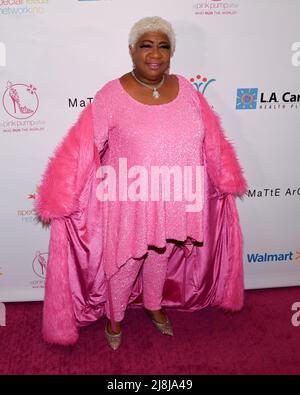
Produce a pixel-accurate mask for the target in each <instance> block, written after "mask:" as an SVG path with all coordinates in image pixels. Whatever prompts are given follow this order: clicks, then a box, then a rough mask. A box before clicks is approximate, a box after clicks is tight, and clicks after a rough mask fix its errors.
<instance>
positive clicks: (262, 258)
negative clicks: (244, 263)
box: [247, 251, 300, 263]
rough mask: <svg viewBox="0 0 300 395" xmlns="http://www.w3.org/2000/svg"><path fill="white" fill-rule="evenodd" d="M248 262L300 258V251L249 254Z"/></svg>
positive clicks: (281, 260)
mask: <svg viewBox="0 0 300 395" xmlns="http://www.w3.org/2000/svg"><path fill="white" fill-rule="evenodd" d="M247 259H248V263H285V262H291V261H293V260H297V259H300V251H296V253H294V252H292V251H289V252H285V253H282V254H268V253H266V252H265V253H264V254H247Z"/></svg>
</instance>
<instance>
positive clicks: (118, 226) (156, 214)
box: [93, 75, 204, 278]
mask: <svg viewBox="0 0 300 395" xmlns="http://www.w3.org/2000/svg"><path fill="white" fill-rule="evenodd" d="M177 78H178V81H179V92H178V95H177V97H176V98H175V99H174V100H173V101H171V102H169V103H166V104H160V105H146V104H142V103H140V102H139V101H137V100H135V99H134V98H133V97H131V96H130V95H129V94H128V93H127V92H126V91H125V89H124V88H123V86H122V85H121V82H120V81H119V79H115V80H112V81H110V82H108V83H107V84H106V85H105V86H104V87H103V88H102V89H100V90H99V91H98V92H97V94H96V96H95V99H94V102H93V122H94V130H95V142H96V146H97V149H98V151H99V152H100V154H101V166H105V165H107V166H111V168H113V169H114V170H115V174H116V189H115V192H116V195H115V200H114V201H112V200H107V201H103V202H101V207H102V215H103V221H104V222H103V223H104V232H103V238H104V239H103V245H104V249H103V254H104V268H105V272H106V275H107V276H108V278H110V277H111V276H112V275H113V274H114V273H116V272H117V271H118V268H120V267H121V266H122V265H123V264H125V263H126V262H127V261H128V260H129V259H130V258H139V257H142V256H143V255H144V254H145V253H146V252H147V250H148V245H154V246H157V247H164V246H165V245H166V240H167V239H171V240H178V241H181V242H182V243H183V244H184V247H185V248H186V252H187V254H189V253H190V252H191V251H192V248H193V243H194V241H198V242H202V241H203V215H202V211H203V210H202V208H201V209H199V208H200V207H202V206H201V205H202V203H203V194H204V192H203V188H204V186H203V177H201V179H200V178H198V179H197V176H196V172H197V170H196V167H198V170H199V169H200V168H201V167H202V165H203V157H202V143H203V137H204V128H203V123H202V118H201V113H200V109H199V98H198V97H197V92H196V91H195V89H194V88H193V87H192V85H191V84H190V83H189V82H188V81H187V80H186V79H185V78H184V77H183V76H180V75H177ZM149 93H151V92H150V91H149ZM120 158H122V159H121V161H122V165H123V168H122V169H123V170H122V171H120V170H119V169H120V167H119V166H120ZM133 166H141V167H142V168H143V171H144V172H145V171H146V173H143V174H144V175H145V174H146V175H147V176H146V178H143V180H147V182H146V185H147V186H148V191H147V189H146V190H145V189H144V195H143V196H144V197H143V200H139V201H137V200H135V201H133V200H131V199H130V197H129V195H128V194H127V192H128V191H130V188H134V185H131V184H132V183H133V181H134V179H136V177H138V175H137V173H135V174H134V173H133ZM153 166H167V168H168V169H171V168H172V167H173V166H176V167H177V170H178V169H180V170H179V171H180V172H181V175H182V179H181V180H182V184H181V185H182V191H184V180H189V181H187V182H190V183H191V184H190V185H192V191H193V192H196V189H197V193H198V195H197V202H198V206H197V208H196V206H195V205H194V206H193V207H194V208H193V209H191V211H189V209H187V206H189V207H192V205H193V203H194V204H195V202H196V201H194V202H192V201H190V200H187V199H186V197H185V195H184V193H183V194H182V195H181V196H182V199H181V200H177V201H175V199H174V195H172V191H174V186H175V185H174V178H173V177H172V176H171V177H170V191H171V194H170V200H162V195H160V198H159V200H153V199H151V177H152V173H151V171H152V169H153ZM185 167H186V168H188V167H189V171H190V172H189V173H184V170H183V169H184V168H185ZM124 168H126V169H127V170H126V171H127V172H128V173H127V174H126V171H125V173H124ZM130 172H132V173H130ZM140 174H141V173H140ZM177 174H178V173H177ZM187 174H189V175H190V176H191V178H189V179H188V176H187ZM200 174H201V171H200V172H199V173H198V176H199V175H200ZM97 176H98V178H99V180H98V181H100V180H103V178H101V176H100V175H99V173H98V174H97ZM125 179H127V185H126V182H124V180H125ZM152 179H153V178H152ZM160 180H161V179H160ZM196 180H198V181H196ZM199 180H200V182H199ZM119 181H120V183H122V188H123V190H122V188H119ZM196 182H198V184H197V185H196ZM103 185H104V184H103ZM177 185H178V184H177ZM161 187H162V184H160V188H161ZM98 188H99V187H98ZM107 190H108V189H107ZM160 190H161V189H160ZM98 191H99V190H98ZM135 191H136V190H135ZM199 192H200V195H199ZM120 196H123V198H121V199H120ZM125 196H126V197H125ZM122 199H123V200H122ZM199 202H201V204H200V206H199Z"/></svg>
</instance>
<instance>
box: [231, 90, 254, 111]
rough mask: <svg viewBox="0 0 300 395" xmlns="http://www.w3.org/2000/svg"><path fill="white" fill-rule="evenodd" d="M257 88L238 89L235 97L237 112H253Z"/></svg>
mask: <svg viewBox="0 0 300 395" xmlns="http://www.w3.org/2000/svg"><path fill="white" fill-rule="evenodd" d="M257 94H258V89H257V88H243V89H241V88H238V89H237V96H236V109H237V110H255V109H256V104H257Z"/></svg>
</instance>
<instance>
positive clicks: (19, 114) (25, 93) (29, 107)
mask: <svg viewBox="0 0 300 395" xmlns="http://www.w3.org/2000/svg"><path fill="white" fill-rule="evenodd" d="M2 103H3V107H4V110H5V111H6V112H7V114H9V115H10V116H11V117H13V118H16V119H27V118H30V117H32V116H33V115H34V114H35V113H36V112H37V109H38V107H39V98H38V95H37V93H36V87H35V86H33V85H32V84H20V83H18V84H13V83H12V82H11V81H8V82H7V86H6V90H5V92H4V94H3V97H2Z"/></svg>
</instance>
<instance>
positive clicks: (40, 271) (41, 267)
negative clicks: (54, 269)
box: [32, 251, 48, 279]
mask: <svg viewBox="0 0 300 395" xmlns="http://www.w3.org/2000/svg"><path fill="white" fill-rule="evenodd" d="M47 260H48V253H47V252H41V251H37V252H36V253H35V257H34V259H33V261H32V269H33V271H34V273H35V274H36V275H37V276H38V277H40V278H43V279H45V278H46V272H47Z"/></svg>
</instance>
